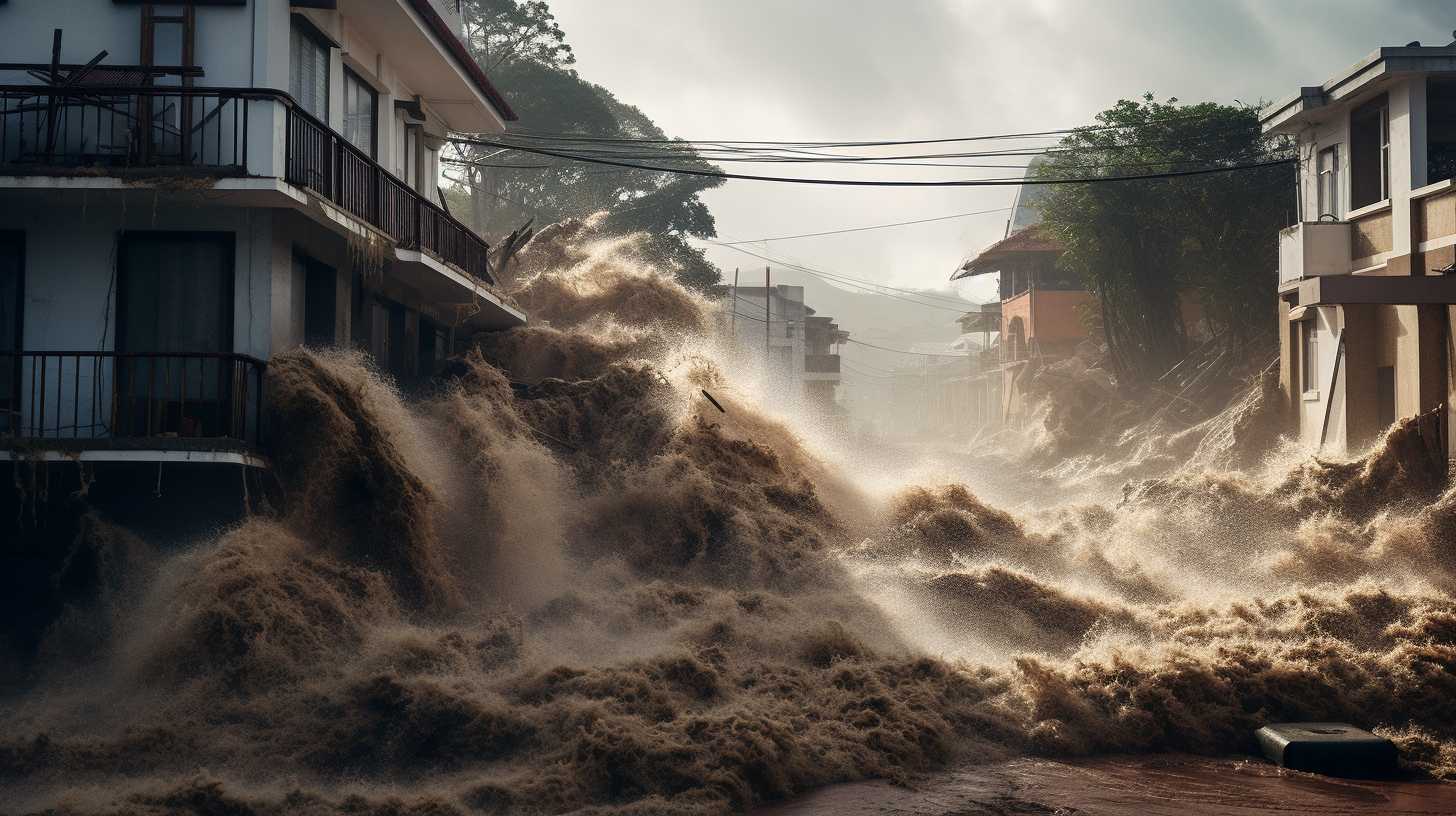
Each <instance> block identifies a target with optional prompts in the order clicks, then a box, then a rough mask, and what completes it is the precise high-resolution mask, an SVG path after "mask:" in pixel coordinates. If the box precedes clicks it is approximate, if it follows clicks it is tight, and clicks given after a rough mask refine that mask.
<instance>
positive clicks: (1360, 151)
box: [1350, 95, 1390, 208]
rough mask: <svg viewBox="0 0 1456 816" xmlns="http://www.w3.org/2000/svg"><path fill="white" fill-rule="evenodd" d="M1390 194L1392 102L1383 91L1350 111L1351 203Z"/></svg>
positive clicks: (1359, 203)
mask: <svg viewBox="0 0 1456 816" xmlns="http://www.w3.org/2000/svg"><path fill="white" fill-rule="evenodd" d="M1389 197H1390V105H1389V103H1388V101H1387V99H1386V97H1385V96H1384V95H1382V96H1380V97H1377V98H1375V99H1372V100H1370V101H1369V102H1366V103H1365V104H1364V105H1361V106H1360V107H1358V108H1356V109H1355V112H1354V113H1352V114H1350V206H1351V207H1356V208H1358V207H1364V206H1368V205H1370V204H1374V203H1375V202H1377V201H1383V200H1385V199H1386V198H1389Z"/></svg>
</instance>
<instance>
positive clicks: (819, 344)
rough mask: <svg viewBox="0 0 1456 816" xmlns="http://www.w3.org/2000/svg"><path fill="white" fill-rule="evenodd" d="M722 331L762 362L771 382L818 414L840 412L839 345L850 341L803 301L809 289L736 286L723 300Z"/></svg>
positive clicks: (829, 319) (739, 349)
mask: <svg viewBox="0 0 1456 816" xmlns="http://www.w3.org/2000/svg"><path fill="white" fill-rule="evenodd" d="M723 304H724V306H723V310H722V317H721V320H722V329H723V333H724V336H725V337H726V338H727V340H728V345H729V347H730V348H731V349H733V350H734V351H735V353H737V354H739V355H740V356H741V357H743V358H744V359H747V360H756V361H758V362H759V363H761V366H760V369H761V371H762V375H763V377H764V379H765V381H766V384H768V385H769V387H770V388H772V389H773V390H775V391H776V392H777V393H779V394H782V395H785V396H787V397H788V399H789V400H790V401H791V402H792V403H794V404H796V405H797V406H800V407H802V408H804V409H805V410H806V411H807V412H808V413H810V414H813V415H818V416H836V415H838V414H839V413H841V412H840V409H839V405H838V402H837V400H836V391H837V389H838V387H839V383H840V380H841V371H840V357H839V350H838V346H839V345H840V344H841V343H844V342H845V341H847V340H848V339H849V332H847V331H844V330H842V329H840V328H839V324H837V323H835V322H834V318H832V317H826V316H823V315H818V314H815V312H814V310H813V309H812V308H810V307H809V306H808V305H806V304H805V303H804V287H802V286H789V285H785V284H778V285H774V286H767V287H765V286H735V287H733V288H732V289H731V290H730V291H729V293H728V294H727V296H726V298H725V300H724V301H723Z"/></svg>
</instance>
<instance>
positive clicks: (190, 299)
mask: <svg viewBox="0 0 1456 816" xmlns="http://www.w3.org/2000/svg"><path fill="white" fill-rule="evenodd" d="M116 347H117V349H118V350H120V351H185V352H194V351H205V352H223V351H231V350H232V347H233V236H232V235H231V234H220V233H147V232H132V233H127V234H126V235H124V236H122V239H121V270H120V281H119V285H118V287H117V324H116Z"/></svg>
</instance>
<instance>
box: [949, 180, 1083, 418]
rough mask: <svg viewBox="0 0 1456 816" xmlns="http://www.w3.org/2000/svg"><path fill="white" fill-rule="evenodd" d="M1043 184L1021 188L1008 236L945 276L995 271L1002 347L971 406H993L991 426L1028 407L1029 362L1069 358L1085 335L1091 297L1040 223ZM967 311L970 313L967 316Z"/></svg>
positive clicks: (1021, 415) (1023, 415)
mask: <svg viewBox="0 0 1456 816" xmlns="http://www.w3.org/2000/svg"><path fill="white" fill-rule="evenodd" d="M1041 190H1042V188H1041V187H1039V186H1035V185H1029V186H1024V187H1022V188H1020V190H1019V191H1018V193H1017V196H1016V204H1015V206H1014V207H1013V209H1012V217H1011V218H1010V220H1008V222H1007V225H1006V230H1007V232H1006V236H1005V237H1004V238H1002V239H1001V240H1000V241H997V242H996V243H994V244H992V245H991V246H989V247H987V248H986V249H985V250H983V251H982V252H980V253H979V254H978V255H976V256H974V257H972V258H971V259H970V260H968V261H966V262H965V263H964V264H962V265H961V266H960V268H959V269H957V270H956V272H955V274H953V275H952V276H951V280H960V279H963V278H970V277H975V276H978V275H990V274H995V275H997V276H998V279H999V288H1000V304H999V316H1000V327H999V328H1000V331H999V340H998V345H999V348H1000V353H999V355H998V360H997V361H996V363H995V365H994V366H993V367H992V366H988V367H987V369H986V372H985V373H984V374H982V375H980V377H979V379H978V383H979V387H980V388H981V389H983V391H984V392H985V393H983V394H981V395H979V396H978V397H977V398H976V399H975V400H974V402H975V403H977V404H992V403H994V404H997V405H998V406H999V407H998V409H997V411H996V412H995V414H996V415H995V416H992V417H989V418H988V419H989V421H990V422H991V423H993V424H995V425H1012V426H1016V425H1019V424H1020V423H1021V422H1022V421H1023V420H1024V419H1025V418H1026V415H1027V412H1028V409H1029V408H1030V407H1031V406H1029V405H1027V404H1025V403H1026V401H1025V399H1024V398H1023V395H1022V386H1023V385H1024V383H1025V380H1024V378H1025V377H1026V376H1027V374H1028V373H1029V372H1030V371H1031V370H1032V369H1033V368H1034V367H1035V366H1040V365H1044V364H1047V363H1052V362H1056V361H1057V360H1061V359H1065V358H1066V357H1069V356H1071V355H1072V354H1074V353H1075V352H1076V350H1077V347H1078V346H1080V345H1081V344H1082V343H1083V342H1085V341H1086V340H1087V339H1088V338H1089V336H1090V334H1089V332H1088V329H1087V321H1086V320H1085V319H1084V313H1085V311H1086V310H1087V309H1088V308H1089V307H1091V306H1093V305H1094V304H1095V303H1096V300H1095V298H1094V297H1093V296H1092V294H1091V293H1090V292H1088V291H1087V290H1086V289H1085V288H1084V287H1083V286H1082V283H1081V281H1079V280H1078V279H1077V277H1076V275H1074V274H1071V273H1068V272H1066V271H1064V270H1063V269H1061V268H1060V266H1059V265H1058V260H1059V259H1060V257H1061V254H1062V247H1061V245H1060V244H1058V243H1057V242H1056V241H1055V240H1054V239H1053V238H1052V237H1051V236H1050V235H1047V234H1046V233H1045V232H1044V231H1043V230H1042V228H1041V226H1040V221H1041V214H1040V212H1038V211H1037V209H1036V206H1035V205H1036V199H1037V198H1038V197H1039V195H1040V194H1041ZM967 317H968V318H969V317H972V315H967Z"/></svg>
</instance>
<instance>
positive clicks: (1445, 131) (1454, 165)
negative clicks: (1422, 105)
mask: <svg viewBox="0 0 1456 816" xmlns="http://www.w3.org/2000/svg"><path fill="white" fill-rule="evenodd" d="M1453 177H1456V82H1452V81H1451V80H1444V81H1441V80H1435V79H1432V80H1427V82H1426V183H1427V184H1434V183H1436V182H1438V181H1445V180H1446V179H1449V178H1453Z"/></svg>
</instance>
